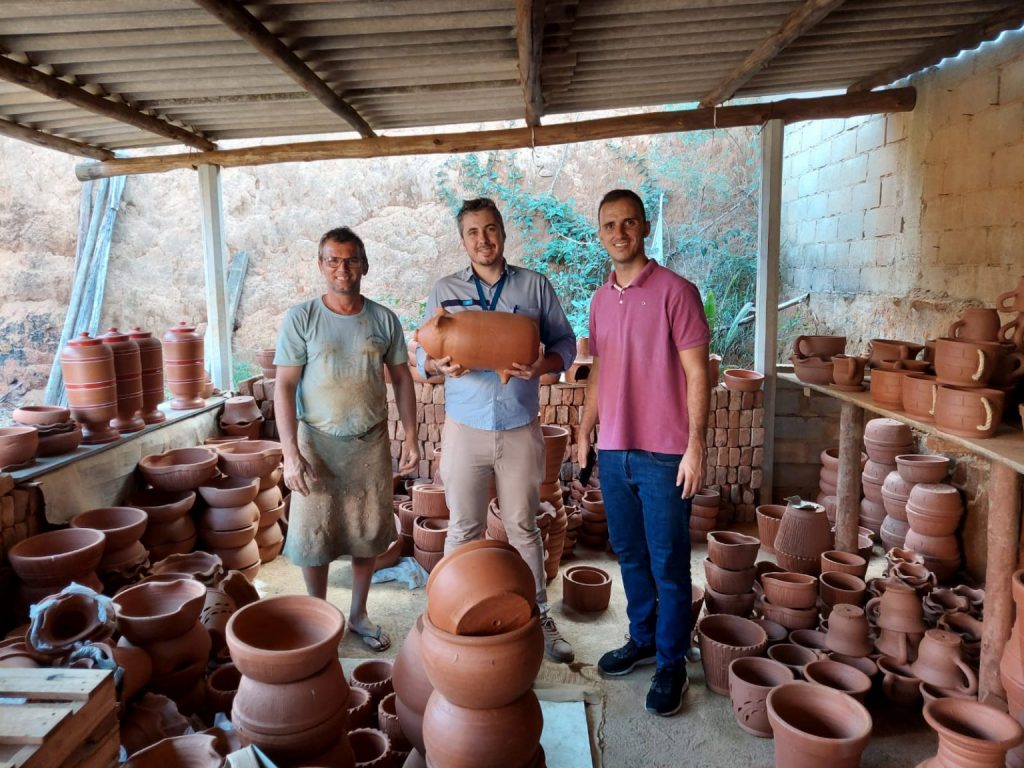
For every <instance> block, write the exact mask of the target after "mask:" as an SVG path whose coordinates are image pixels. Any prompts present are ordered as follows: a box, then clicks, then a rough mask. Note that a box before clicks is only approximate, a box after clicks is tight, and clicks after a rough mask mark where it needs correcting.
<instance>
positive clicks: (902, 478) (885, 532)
mask: <svg viewBox="0 0 1024 768" xmlns="http://www.w3.org/2000/svg"><path fill="white" fill-rule="evenodd" d="M948 470H949V459H947V458H946V457H945V456H933V455H930V454H914V453H909V454H902V455H899V456H897V457H896V470H895V471H893V472H890V473H889V474H888V475H886V478H885V482H884V483H882V504H883V505H884V506H885V513H886V517H885V519H884V520H883V521H882V529H881V534H880V535H881V539H882V545H883V546H884V547H885V549H886V551H888V550H890V549H892V548H893V547H896V548H900V549H902V548H903V546H904V544H905V542H906V538H907V533H908V532H909V531H910V524H909V523H908V522H907V500H908V499H909V498H910V491H911V490H912V489H913V487H914V486H915V485H917V484H918V483H941V482H942V481H943V480H945V479H946V474H947V472H948Z"/></svg>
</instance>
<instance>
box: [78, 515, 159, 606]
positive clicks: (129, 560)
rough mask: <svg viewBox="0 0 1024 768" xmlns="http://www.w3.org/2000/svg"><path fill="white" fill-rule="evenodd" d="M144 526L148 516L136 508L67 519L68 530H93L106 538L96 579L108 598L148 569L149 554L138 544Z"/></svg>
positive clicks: (133, 581) (97, 567) (137, 578)
mask: <svg viewBox="0 0 1024 768" xmlns="http://www.w3.org/2000/svg"><path fill="white" fill-rule="evenodd" d="M148 522H149V517H148V515H147V514H146V513H145V512H144V511H143V510H141V509H138V508H137V507H101V508H99V509H90V510H88V511H86V512H80V513H79V514H77V515H75V516H74V517H73V518H71V520H70V523H69V524H70V526H71V527H72V528H94V529H96V530H98V531H103V534H104V535H105V536H106V539H107V544H106V547H105V548H104V550H103V558H102V559H101V560H100V562H99V564H98V565H97V566H96V575H97V576H99V578H100V581H102V582H103V587H104V589H105V590H106V592H107V593H108V594H113V593H114V592H116V591H117V590H119V589H120V588H121V587H123V586H126V585H128V584H134V583H135V582H136V581H138V580H139V577H140V576H141V575H142V573H143V572H144V571H145V570H146V569H147V568H148V567H149V550H147V549H146V547H145V545H144V544H142V542H141V541H139V539H140V538H142V535H143V532H144V531H145V530H146V523H148Z"/></svg>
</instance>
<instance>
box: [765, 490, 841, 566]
mask: <svg viewBox="0 0 1024 768" xmlns="http://www.w3.org/2000/svg"><path fill="white" fill-rule="evenodd" d="M830 528H831V526H830V525H829V522H828V516H827V515H826V514H825V508H824V507H823V506H821V505H820V504H815V503H813V502H809V501H799V502H796V503H791V504H789V505H787V507H786V512H785V514H783V516H782V523H781V524H780V525H779V531H778V533H777V534H776V535H775V552H776V554H777V555H778V556H779V558H780V560H779V563H780V565H783V566H784V567H786V568H787V569H788V570H791V571H797V572H799V573H810V574H812V575H817V574H818V573H819V572H820V571H821V553H822V552H826V551H828V550H830V549H832V534H831V531H830ZM783 560H786V561H787V562H783Z"/></svg>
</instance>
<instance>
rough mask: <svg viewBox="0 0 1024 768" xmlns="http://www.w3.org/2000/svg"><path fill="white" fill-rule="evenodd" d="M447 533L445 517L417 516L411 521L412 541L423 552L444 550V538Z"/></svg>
mask: <svg viewBox="0 0 1024 768" xmlns="http://www.w3.org/2000/svg"><path fill="white" fill-rule="evenodd" d="M447 535H448V520H447V518H443V517H417V518H416V520H415V522H414V523H413V529H412V538H413V541H414V542H415V543H416V546H417V547H419V548H420V549H421V550H423V551H424V552H444V540H445V537H446V536H447Z"/></svg>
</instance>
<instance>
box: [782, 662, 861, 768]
mask: <svg viewBox="0 0 1024 768" xmlns="http://www.w3.org/2000/svg"><path fill="white" fill-rule="evenodd" d="M767 705H768V720H769V722H770V723H771V727H772V732H773V733H774V734H775V765H776V766H778V768H820V766H822V765H829V766H833V768H855V767H856V766H857V765H859V764H860V758H861V754H863V752H864V748H865V747H867V744H868V740H869V739H870V738H871V726H872V721H871V715H870V714H869V713H868V711H867V709H865V708H864V705H863V704H861V703H860V702H859V701H856V700H855V699H853V698H852V697H850V696H847V695H846V694H845V693H840V692H839V691H836V690H833V689H832V688H826V687H825V686H822V685H812V684H811V683H803V682H793V683H785V684H783V685H780V686H778V687H777V688H774V689H773V690H772V691H771V692H770V693H769V694H768V698H767Z"/></svg>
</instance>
